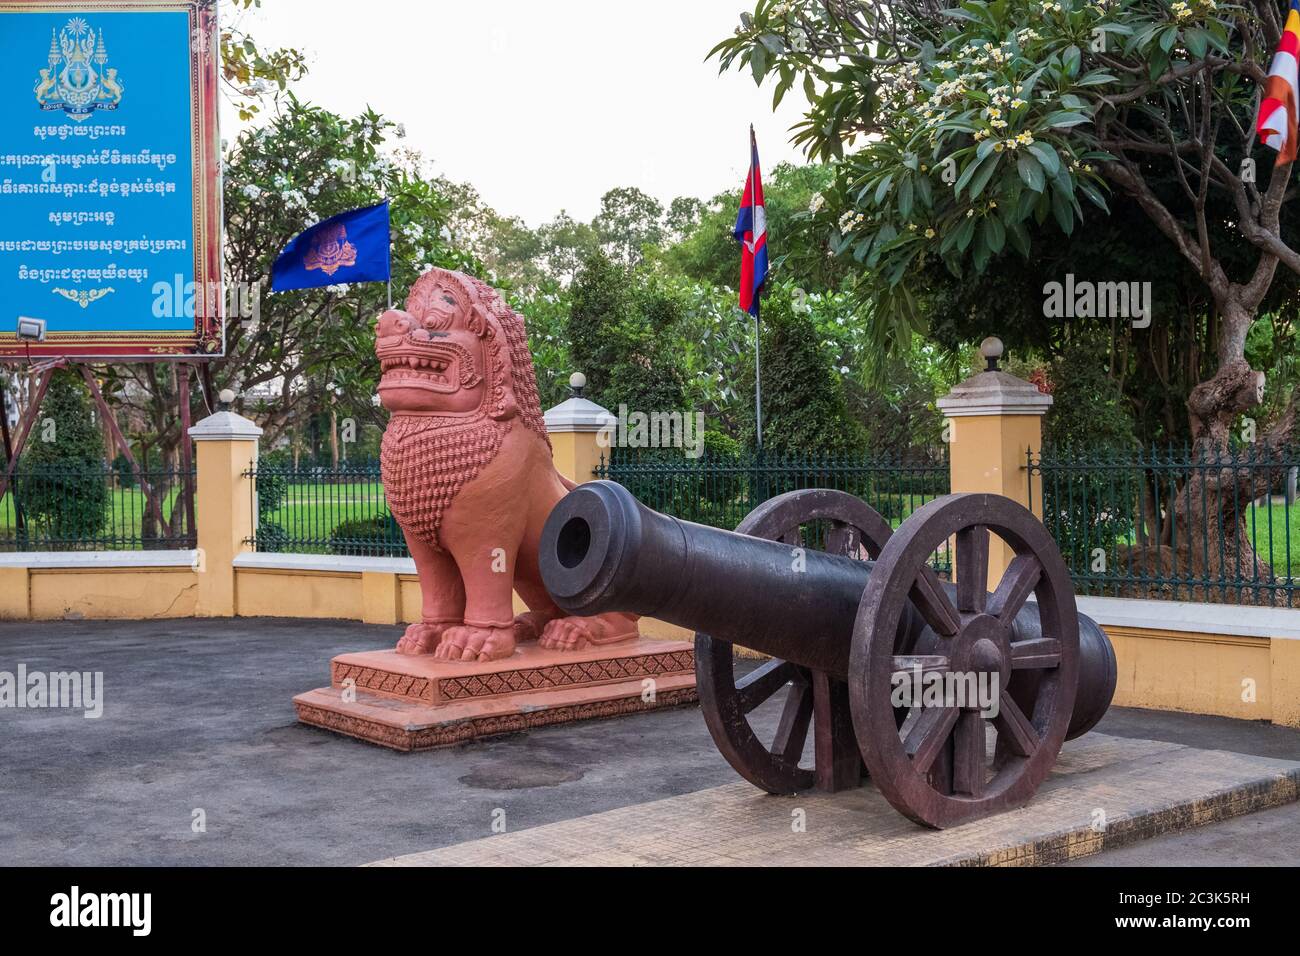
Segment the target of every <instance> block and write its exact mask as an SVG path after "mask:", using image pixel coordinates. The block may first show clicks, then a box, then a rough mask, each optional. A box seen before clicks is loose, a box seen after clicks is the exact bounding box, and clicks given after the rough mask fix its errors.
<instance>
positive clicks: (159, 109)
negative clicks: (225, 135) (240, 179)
mask: <svg viewBox="0 0 1300 956" xmlns="http://www.w3.org/2000/svg"><path fill="white" fill-rule="evenodd" d="M216 6H217V5H216V0H101V2H93V0H92V2H84V0H83V2H75V3H74V2H65V0H0V103H3V109H0V302H3V303H4V304H5V307H6V309H7V310H8V311H9V312H10V314H11V315H12V314H15V313H17V314H19V315H34V316H41V317H42V318H44V319H45V321H46V332H45V337H44V339H43V340H41V341H39V342H33V341H31V340H30V339H23V338H20V336H19V335H18V334H17V331H16V330H15V329H14V327H13V326H12V325H11V326H9V328H3V327H0V361H3V360H4V359H5V358H10V359H26V358H28V357H31V358H35V357H38V356H68V357H84V358H105V359H127V358H137V359H146V358H147V359H166V358H167V357H168V356H174V357H176V358H177V359H186V358H190V359H192V358H194V357H200V356H213V357H215V356H219V355H221V354H222V353H223V351H224V318H225V316H224V308H223V303H224V295H223V289H222V282H221V179H220V176H221V156H220V136H219V133H218V129H217V87H218V40H217V9H216Z"/></svg>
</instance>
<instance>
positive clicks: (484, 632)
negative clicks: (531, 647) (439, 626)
mask: <svg viewBox="0 0 1300 956" xmlns="http://www.w3.org/2000/svg"><path fill="white" fill-rule="evenodd" d="M514 632H515V628H514V625H513V624H511V625H510V626H508V627H479V626H477V625H475V624H460V625H457V626H456V627H449V628H447V631H446V633H444V634H443V635H442V642H441V643H440V644H439V645H438V649H437V650H436V651H434V652H433V656H434V657H436V658H437V659H438V660H440V661H467V662H473V661H479V662H482V661H499V660H502V659H504V658H507V657H509V656H510V655H511V654H513V653H514V652H515V633H514Z"/></svg>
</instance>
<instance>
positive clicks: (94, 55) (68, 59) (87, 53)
mask: <svg viewBox="0 0 1300 956" xmlns="http://www.w3.org/2000/svg"><path fill="white" fill-rule="evenodd" d="M49 63H50V65H49V68H48V69H44V70H41V71H40V74H41V78H40V80H39V81H38V82H37V84H36V90H35V93H36V102H38V103H40V104H41V109H43V110H62V111H63V112H64V113H66V114H68V116H70V117H72V118H73V119H74V120H76V121H77V122H78V123H80V122H84V121H85V119H86V118H87V117H89V116H90V115H91V114H92V113H94V112H95V110H115V109H117V105H118V103H120V102H121V101H122V82H121V80H119V79H118V78H117V70H116V69H114V68H113V67H111V66H109V65H108V51H107V49H106V48H105V46H104V31H103V30H100V31H99V32H98V33H96V32H95V31H94V29H93V28H92V27H91V26H90V24H88V23H87V22H86V21H85V20H83V19H82V18H81V17H73V18H72V19H71V20H69V21H68V23H67V25H66V26H64V28H63V29H62V30H60V31H59V34H58V36H55V34H54V31H53V30H51V31H50V53H49Z"/></svg>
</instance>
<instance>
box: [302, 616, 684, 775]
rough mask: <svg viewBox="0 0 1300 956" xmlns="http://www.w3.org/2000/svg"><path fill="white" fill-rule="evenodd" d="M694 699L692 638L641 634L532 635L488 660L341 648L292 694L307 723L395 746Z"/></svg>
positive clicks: (421, 746)
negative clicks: (626, 638)
mask: <svg viewBox="0 0 1300 956" xmlns="http://www.w3.org/2000/svg"><path fill="white" fill-rule="evenodd" d="M651 681H652V682H653V683H648V682H651ZM695 699H696V697H695V651H694V647H693V646H692V645H691V644H689V643H686V642H684V641H650V640H645V639H641V640H637V641H631V642H628V643H626V644H617V645H613V646H609V647H603V648H602V647H590V648H587V649H585V650H581V651H548V650H543V649H542V648H540V647H538V646H537V645H536V644H534V643H529V644H523V645H521V646H520V648H519V650H517V651H516V652H515V653H514V655H513V656H512V657H510V658H508V659H506V660H502V661H491V662H488V663H483V664H459V663H452V662H448V661H439V660H435V659H434V658H433V657H432V656H427V655H421V656H414V657H413V656H409V655H405V654H398V653H397V652H396V651H365V652H361V653H356V654H340V655H339V656H338V657H336V658H334V660H333V661H331V662H330V686H329V687H321V688H318V689H316V690H310V691H307V692H306V693H305V694H299V695H298V696H297V697H295V698H294V699H293V704H294V707H295V708H296V709H297V711H298V719H299V720H300V721H302V722H303V723H305V724H311V725H312V726H314V727H323V728H324V729H326V730H333V731H336V732H338V733H341V734H347V735H348V736H350V737H357V738H359V739H361V740H367V741H369V742H371V743H375V744H382V745H383V746H385V747H392V748H393V749H395V750H428V749H430V748H432V747H445V746H447V745H449V744H458V743H463V742H464V741H467V740H477V739H479V738H482V737H490V736H494V735H497V734H508V733H515V732H518V731H521V730H528V729H530V728H533V727H544V726H547V725H550V724H564V723H570V722H572V721H578V720H591V719H595V718H599V717H619V716H622V715H623V714H635V713H640V712H641V711H646V710H657V709H659V708H661V707H677V706H680V705H682V704H689V703H693V702H694V701H695Z"/></svg>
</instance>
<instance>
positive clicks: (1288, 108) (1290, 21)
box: [1255, 0, 1300, 166]
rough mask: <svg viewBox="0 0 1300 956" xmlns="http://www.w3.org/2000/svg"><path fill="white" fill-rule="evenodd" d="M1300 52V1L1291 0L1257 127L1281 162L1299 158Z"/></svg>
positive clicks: (1278, 162) (1262, 138)
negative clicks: (1298, 63) (1299, 70)
mask: <svg viewBox="0 0 1300 956" xmlns="http://www.w3.org/2000/svg"><path fill="white" fill-rule="evenodd" d="M1298 54H1300V2H1297V0H1291V10H1290V12H1289V13H1288V14H1287V16H1286V27H1285V28H1284V29H1283V30H1282V40H1281V42H1280V43H1278V45H1277V52H1276V53H1274V54H1273V62H1272V64H1271V65H1270V66H1269V70H1268V79H1267V80H1266V81H1265V82H1264V95H1263V98H1262V99H1261V100H1260V104H1259V115H1258V116H1257V118H1256V120H1255V129H1256V131H1257V132H1258V133H1259V138H1260V141H1261V142H1263V143H1264V144H1265V145H1267V146H1271V147H1273V148H1274V149H1275V150H1277V165H1279V166H1281V165H1283V164H1284V163H1289V162H1292V161H1293V160H1294V159H1295V158H1296V146H1297V143H1296V109H1297V100H1300V89H1297V85H1298V81H1297V77H1296V58H1297V55H1298Z"/></svg>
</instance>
